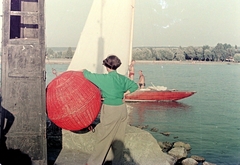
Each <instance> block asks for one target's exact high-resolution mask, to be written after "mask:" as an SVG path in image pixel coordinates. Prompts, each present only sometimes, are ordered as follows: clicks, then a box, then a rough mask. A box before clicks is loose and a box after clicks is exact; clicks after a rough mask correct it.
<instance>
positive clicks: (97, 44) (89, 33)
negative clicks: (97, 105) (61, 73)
mask: <svg viewBox="0 0 240 165" xmlns="http://www.w3.org/2000/svg"><path fill="white" fill-rule="evenodd" d="M133 14H134V0H94V1H93V4H92V7H91V10H90V13H89V15H88V18H87V21H86V24H85V26H84V28H83V31H82V33H81V35H80V39H79V42H78V45H77V48H76V51H75V53H74V56H73V58H72V61H71V63H70V65H69V67H68V70H82V69H87V70H89V71H91V72H94V73H106V69H105V68H104V66H103V65H102V61H103V60H104V59H105V58H106V57H107V56H108V55H116V56H118V57H119V58H120V60H121V62H122V65H121V66H120V67H119V68H118V69H117V71H118V72H119V73H121V74H124V75H126V73H127V68H128V65H129V63H130V61H129V60H130V59H131V51H132V25H133V17H134V15H133Z"/></svg>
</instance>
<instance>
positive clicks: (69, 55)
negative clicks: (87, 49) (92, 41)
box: [65, 47, 73, 59]
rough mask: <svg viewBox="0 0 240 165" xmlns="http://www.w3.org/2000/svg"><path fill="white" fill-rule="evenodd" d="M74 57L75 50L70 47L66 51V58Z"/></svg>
mask: <svg viewBox="0 0 240 165" xmlns="http://www.w3.org/2000/svg"><path fill="white" fill-rule="evenodd" d="M72 57H73V51H72V48H71V47H69V48H68V50H67V52H66V56H65V58H69V59H71V58H72Z"/></svg>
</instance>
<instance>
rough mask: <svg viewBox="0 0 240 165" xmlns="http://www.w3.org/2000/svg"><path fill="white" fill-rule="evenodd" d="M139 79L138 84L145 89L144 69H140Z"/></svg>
mask: <svg viewBox="0 0 240 165" xmlns="http://www.w3.org/2000/svg"><path fill="white" fill-rule="evenodd" d="M138 73H139V80H138V86H139V88H140V89H143V88H144V87H145V76H144V75H143V72H142V70H139V72H138Z"/></svg>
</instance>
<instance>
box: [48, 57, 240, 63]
mask: <svg viewBox="0 0 240 165" xmlns="http://www.w3.org/2000/svg"><path fill="white" fill-rule="evenodd" d="M71 60H72V59H64V58H54V59H46V64H70V62H71ZM136 63H152V64H223V63H225V64H240V63H235V62H221V61H219V62H217V61H145V60H136Z"/></svg>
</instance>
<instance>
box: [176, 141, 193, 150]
mask: <svg viewBox="0 0 240 165" xmlns="http://www.w3.org/2000/svg"><path fill="white" fill-rule="evenodd" d="M173 147H183V148H185V149H186V150H187V151H189V150H191V146H190V144H188V143H184V142H175V143H174V144H173Z"/></svg>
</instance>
